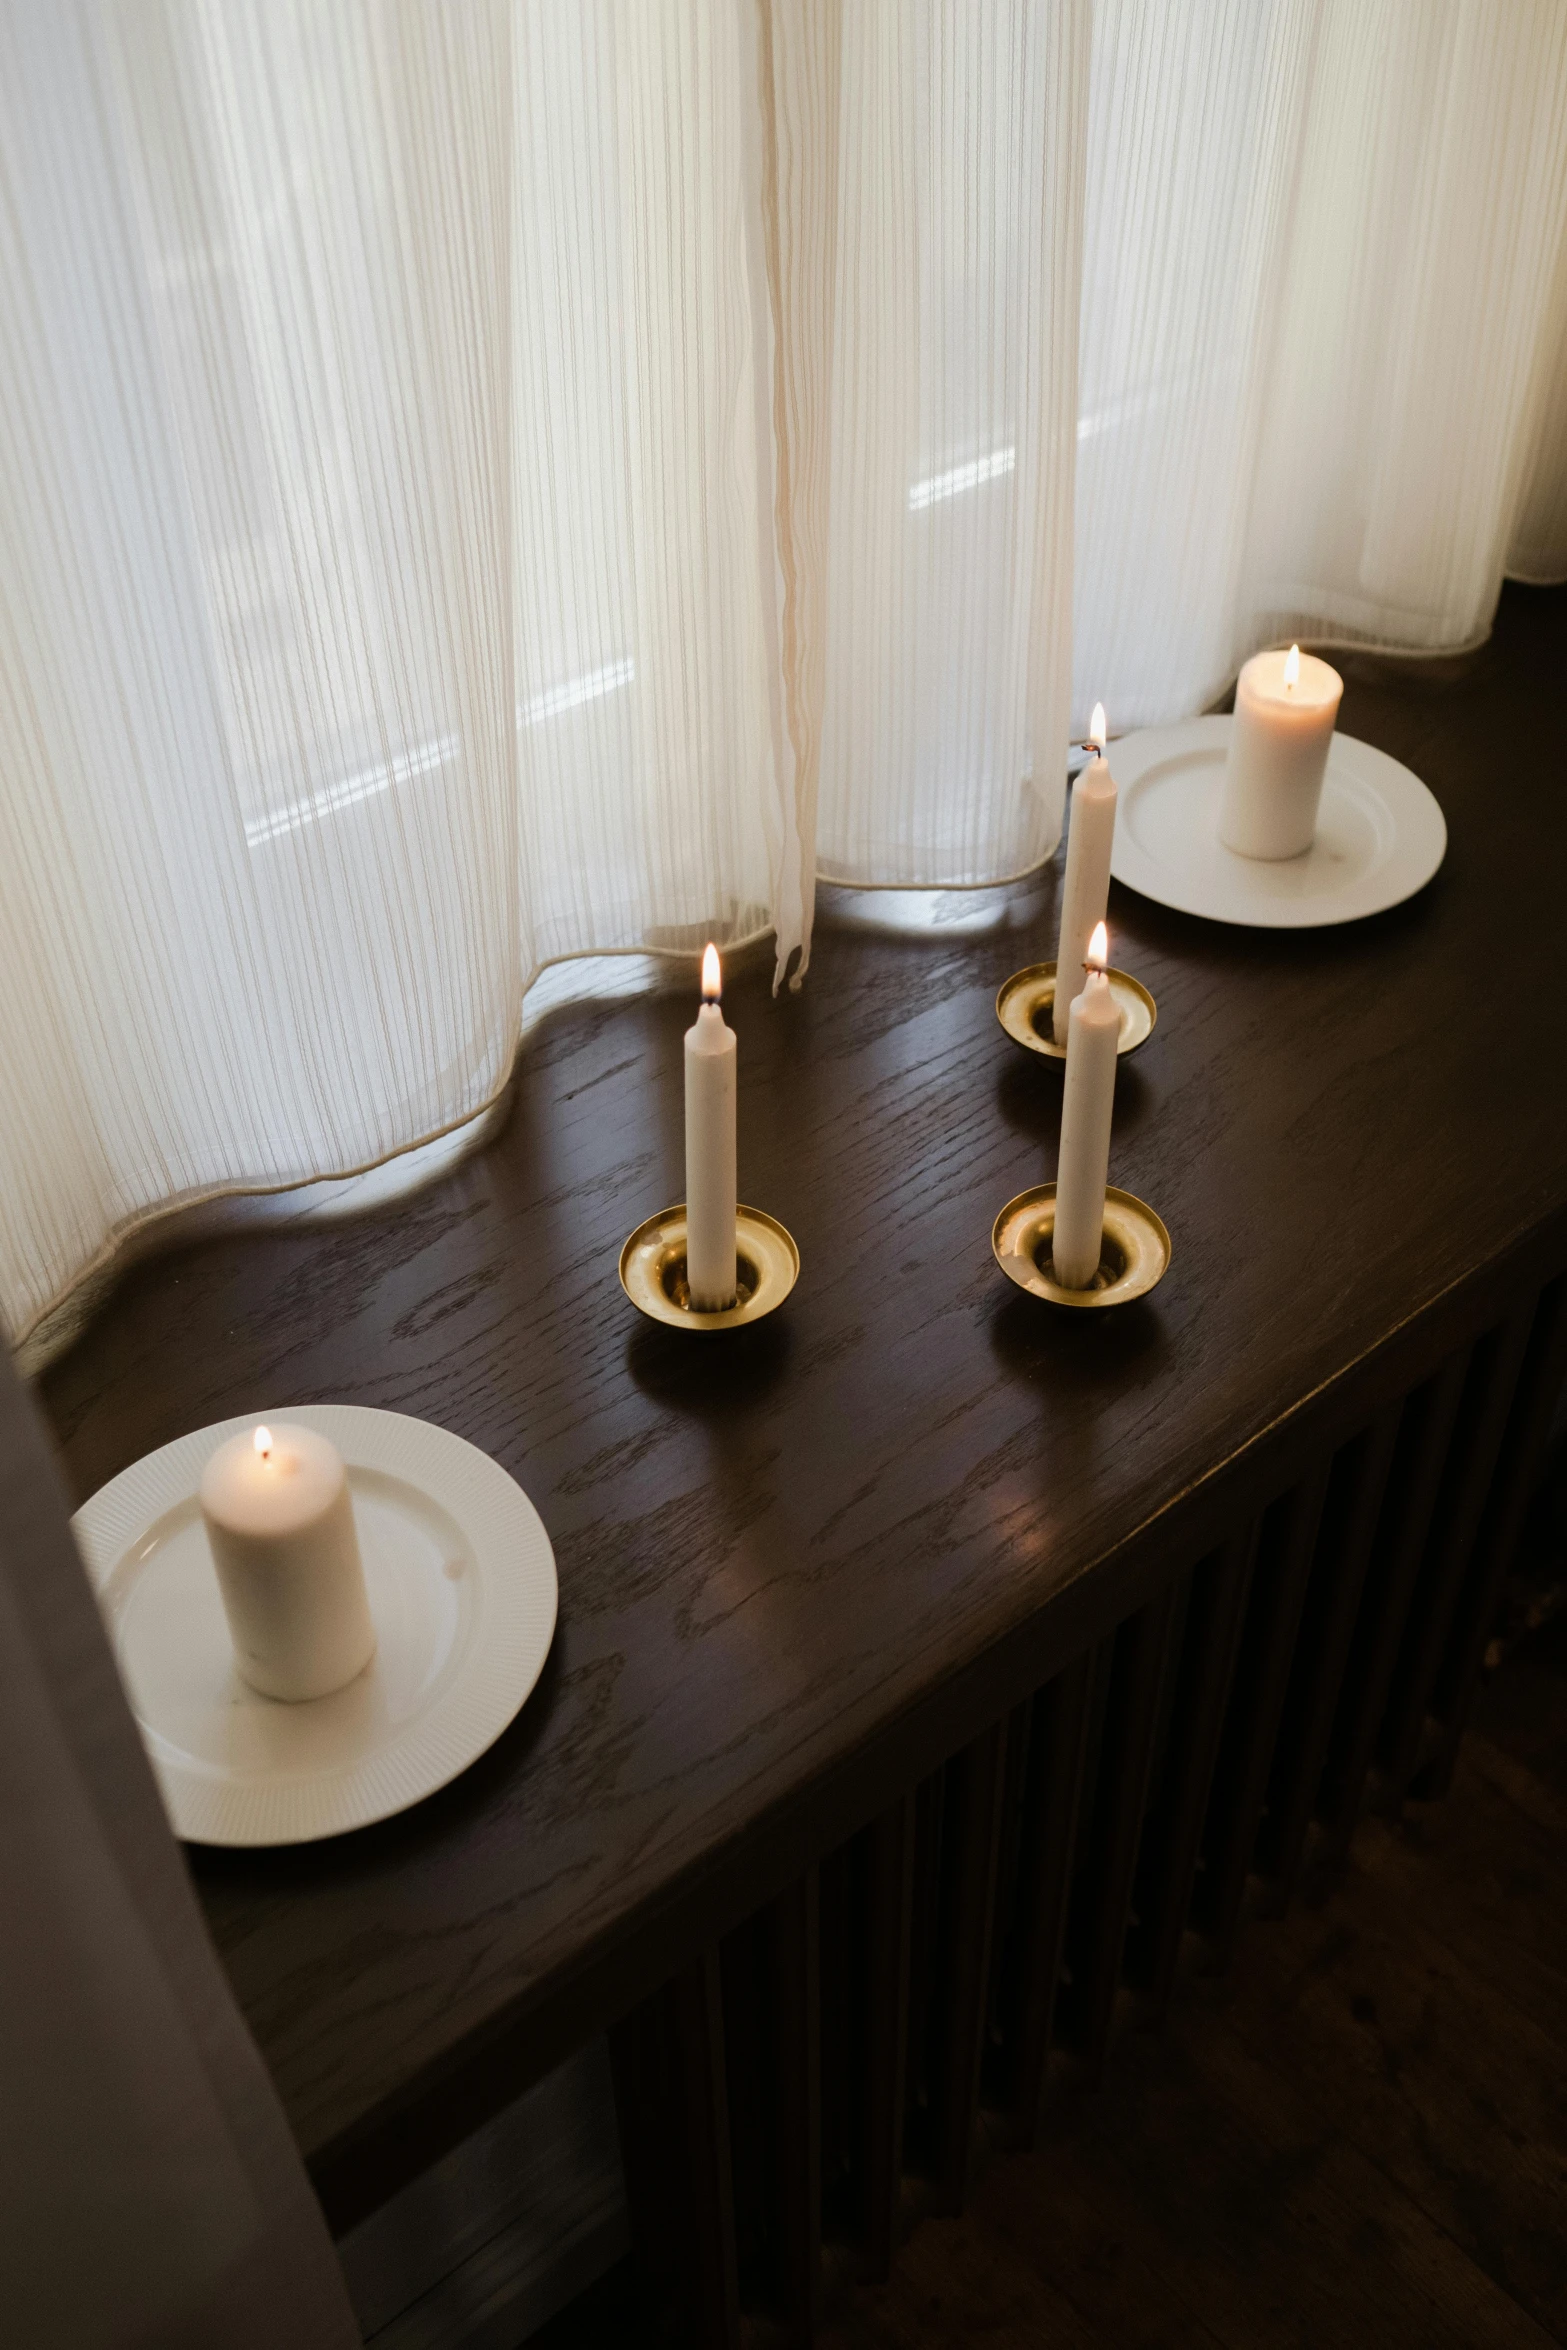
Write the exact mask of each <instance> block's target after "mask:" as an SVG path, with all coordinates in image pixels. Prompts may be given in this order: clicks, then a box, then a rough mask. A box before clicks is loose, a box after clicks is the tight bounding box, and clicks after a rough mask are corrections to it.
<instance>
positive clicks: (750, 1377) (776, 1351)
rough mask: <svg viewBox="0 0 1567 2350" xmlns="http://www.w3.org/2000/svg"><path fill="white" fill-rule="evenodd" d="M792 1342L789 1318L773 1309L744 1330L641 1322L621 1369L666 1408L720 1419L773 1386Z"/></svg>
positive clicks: (695, 1416) (729, 1416)
mask: <svg viewBox="0 0 1567 2350" xmlns="http://www.w3.org/2000/svg"><path fill="white" fill-rule="evenodd" d="M793 1347H794V1337H793V1333H792V1331H791V1330H790V1328H789V1325H788V1322H787V1321H786V1320H784V1319H783V1318H782V1317H781V1316H779V1315H776V1314H775V1315H770V1316H769V1318H768V1319H767V1320H766V1321H765V1322H757V1323H755V1324H753V1325H752V1326H751V1327H750V1328H749V1329H740V1330H715V1331H712V1332H710V1333H698V1332H692V1333H691V1334H690V1335H687V1334H686V1333H685V1332H683V1331H679V1330H670V1329H666V1328H665V1327H664V1325H663V1324H662V1323H658V1322H642V1323H640V1324H639V1325H638V1326H637V1328H636V1329H635V1330H633V1331H632V1332H631V1334H630V1336H629V1337H628V1338H627V1340H626V1369H627V1371H628V1372H629V1373H630V1375H631V1379H632V1382H633V1384H634V1385H635V1386H636V1387H637V1388H638V1389H640V1391H641V1393H642V1394H643V1395H645V1396H648V1397H649V1398H650V1399H651V1400H652V1401H653V1402H655V1403H659V1404H662V1405H664V1406H665V1408H666V1409H667V1410H670V1411H677V1412H686V1413H689V1414H690V1416H691V1417H692V1418H693V1419H698V1420H710V1421H714V1422H721V1421H725V1420H729V1419H732V1418H733V1417H734V1416H735V1414H736V1413H737V1412H743V1411H744V1410H745V1408H746V1406H747V1405H748V1404H751V1403H756V1402H759V1401H761V1400H762V1398H764V1397H765V1396H766V1395H768V1394H769V1393H770V1392H771V1391H772V1389H773V1388H774V1387H775V1386H776V1385H777V1383H778V1381H779V1380H780V1379H781V1378H782V1376H783V1374H784V1372H785V1371H786V1370H787V1368H788V1364H789V1357H790V1355H791V1353H792V1351H793Z"/></svg>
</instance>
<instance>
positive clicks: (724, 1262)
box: [686, 946, 737, 1313]
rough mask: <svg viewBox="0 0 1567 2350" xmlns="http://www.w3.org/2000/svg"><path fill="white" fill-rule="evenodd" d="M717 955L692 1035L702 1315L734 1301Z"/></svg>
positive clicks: (731, 1101)
mask: <svg viewBox="0 0 1567 2350" xmlns="http://www.w3.org/2000/svg"><path fill="white" fill-rule="evenodd" d="M722 992H723V972H722V970H721V969H720V966H719V961H718V949H717V948H716V947H713V946H710V947H709V948H708V950H707V952H706V954H705V955H704V956H703V957H702V1009H701V1010H700V1011H699V1012H698V1014H697V1016H696V1020H695V1022H694V1023H693V1025H692V1026H691V1027H690V1028H688V1029H687V1030H686V1284H687V1287H688V1288H689V1290H690V1293H691V1303H692V1305H693V1306H694V1307H695V1308H696V1309H697V1311H698V1312H699V1313H703V1312H705V1313H716V1312H721V1311H722V1310H723V1308H724V1307H725V1306H732V1305H733V1304H734V1302H735V1070H736V1063H737V1046H736V1043H735V1032H734V1030H733V1029H732V1028H730V1027H727V1026H726V1025H725V1022H724V1015H723V1013H722V1011H721V1010H720V1009H719V997H720V995H721V994H722Z"/></svg>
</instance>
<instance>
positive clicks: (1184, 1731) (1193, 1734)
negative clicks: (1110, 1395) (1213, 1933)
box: [1127, 1520, 1260, 2015]
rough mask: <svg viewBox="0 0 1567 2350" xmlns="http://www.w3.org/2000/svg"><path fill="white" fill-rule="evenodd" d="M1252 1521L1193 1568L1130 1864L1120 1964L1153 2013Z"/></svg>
mask: <svg viewBox="0 0 1567 2350" xmlns="http://www.w3.org/2000/svg"><path fill="white" fill-rule="evenodd" d="M1259 1524H1260V1522H1259V1521H1255V1520H1254V1521H1253V1523H1252V1524H1251V1525H1249V1526H1246V1527H1243V1528H1242V1529H1241V1530H1240V1531H1238V1532H1237V1533H1236V1534H1234V1535H1232V1536H1231V1538H1230V1540H1229V1541H1228V1542H1226V1543H1224V1544H1223V1545H1222V1546H1221V1547H1220V1548H1219V1549H1218V1550H1216V1551H1212V1552H1210V1554H1209V1555H1208V1557H1207V1558H1204V1559H1199V1560H1198V1562H1197V1564H1196V1566H1195V1567H1194V1568H1193V1569H1192V1578H1191V1596H1190V1599H1189V1601H1188V1604H1187V1611H1186V1629H1185V1633H1184V1636H1183V1639H1182V1644H1181V1662H1180V1667H1179V1677H1178V1679H1177V1682H1176V1691H1175V1707H1174V1712H1173V1715H1172V1718H1171V1724H1170V1740H1169V1746H1168V1750H1167V1756H1166V1762H1165V1767H1164V1771H1163V1774H1162V1780H1163V1783H1162V1785H1160V1786H1159V1787H1158V1789H1157V1792H1156V1795H1155V1799H1154V1802H1153V1804H1152V1806H1151V1807H1150V1812H1149V1819H1148V1827H1147V1831H1146V1833H1145V1835H1144V1839H1143V1853H1142V1858H1141V1860H1140V1862H1139V1866H1138V1876H1137V1889H1136V1896H1135V1899H1136V1907H1137V1913H1138V1920H1139V1923H1138V1925H1137V1928H1136V1930H1135V1932H1134V1933H1133V1934H1132V1936H1131V1937H1130V1938H1129V1941H1128V1945H1127V1972H1128V1975H1129V1977H1130V1979H1131V1980H1132V1981H1133V1982H1134V1983H1135V1984H1136V1985H1137V1987H1138V1988H1139V1989H1140V1990H1142V1991H1144V1992H1146V1993H1147V1995H1148V1997H1149V1998H1150V1999H1151V2000H1152V2002H1153V2005H1154V2008H1155V2011H1156V2012H1157V2013H1158V2014H1160V2015H1162V2014H1163V2013H1164V2010H1165V2008H1166V2007H1167V2006H1168V2005H1169V2000H1170V1993H1171V1989H1172V1987H1173V1985H1174V1982H1175V1969H1176V1962H1177V1959H1178V1958H1179V1955H1180V1948H1181V1938H1182V1935H1183V1934H1184V1933H1185V1930H1186V1922H1187V1918H1188V1916H1189V1914H1190V1910H1191V1901H1192V1886H1193V1883H1194V1881H1195V1878H1196V1874H1197V1853H1198V1847H1199V1845H1200V1843H1201V1840H1202V1829H1203V1819H1204V1816H1205V1814H1206V1812H1207V1808H1208V1796H1209V1791H1210V1789H1211V1787H1212V1784H1213V1772H1214V1764H1215V1762H1216V1759H1217V1756H1218V1751H1219V1737H1220V1733H1221V1732H1222V1730H1223V1728H1224V1717H1225V1708H1226V1706H1227V1704H1228V1702H1229V1695H1230V1686H1231V1682H1232V1679H1233V1677H1234V1672H1235V1658H1236V1653H1237V1650H1238V1649H1239V1646H1240V1637H1241V1627H1242V1624H1243V1623H1244V1621H1245V1616H1246V1600H1247V1595H1248V1593H1249V1592H1250V1589H1251V1578H1252V1568H1253V1563H1254V1561H1255V1559H1256V1555H1257V1537H1258V1532H1259Z"/></svg>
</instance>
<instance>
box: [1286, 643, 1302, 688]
mask: <svg viewBox="0 0 1567 2350" xmlns="http://www.w3.org/2000/svg"><path fill="white" fill-rule="evenodd" d="M1299 683H1300V647H1299V645H1291V647H1290V649H1289V651H1288V653H1287V654H1286V655H1285V659H1284V690H1285V692H1286V693H1287V692H1288V691H1289V689H1290V687H1291V686H1292V685H1298V684H1299Z"/></svg>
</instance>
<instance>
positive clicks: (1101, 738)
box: [1088, 702, 1105, 758]
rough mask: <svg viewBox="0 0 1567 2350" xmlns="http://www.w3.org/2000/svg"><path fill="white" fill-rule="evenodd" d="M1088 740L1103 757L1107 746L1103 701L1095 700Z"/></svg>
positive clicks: (1089, 722)
mask: <svg viewBox="0 0 1567 2350" xmlns="http://www.w3.org/2000/svg"><path fill="white" fill-rule="evenodd" d="M1088 740H1089V742H1090V743H1091V744H1092V746H1093V748H1094V749H1095V750H1096V751H1097V752H1098V753H1099V754H1100V756H1101V758H1102V757H1103V756H1104V747H1105V706H1104V704H1103V702H1095V704H1094V714H1093V716H1092V718H1090V719H1089V721H1088Z"/></svg>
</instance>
